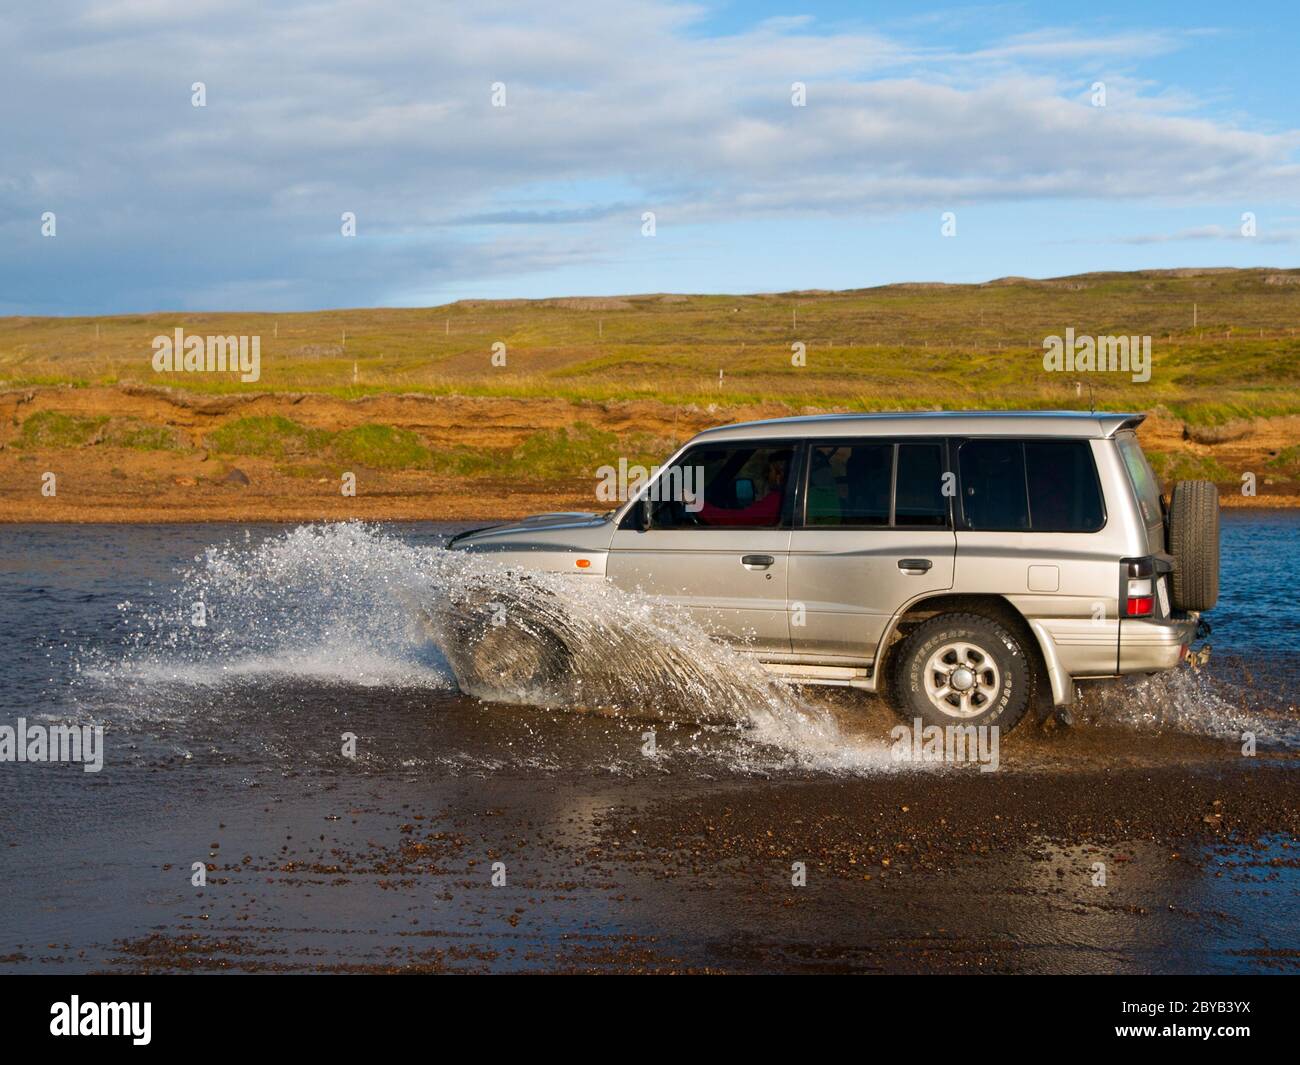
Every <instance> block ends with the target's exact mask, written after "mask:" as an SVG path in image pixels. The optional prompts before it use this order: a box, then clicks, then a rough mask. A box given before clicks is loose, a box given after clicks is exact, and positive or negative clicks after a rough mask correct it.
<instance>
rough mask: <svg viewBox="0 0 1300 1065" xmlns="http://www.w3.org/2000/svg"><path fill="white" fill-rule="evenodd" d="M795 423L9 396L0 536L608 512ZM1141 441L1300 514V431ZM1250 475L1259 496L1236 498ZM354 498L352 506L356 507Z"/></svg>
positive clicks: (1252, 427) (1297, 425)
mask: <svg viewBox="0 0 1300 1065" xmlns="http://www.w3.org/2000/svg"><path fill="white" fill-rule="evenodd" d="M824 410H825V408H821V409H820V410H819V412H824ZM791 413H799V409H797V408H795V409H792V408H791V407H790V406H789V405H788V404H785V403H778V402H769V403H751V404H734V403H732V404H726V405H723V404H703V403H699V404H673V403H665V402H660V401H656V400H651V399H635V400H623V401H591V400H582V399H559V398H507V397H470V396H455V395H451V396H434V395H425V394H389V395H379V396H370V397H366V398H361V399H346V398H342V397H336V396H331V395H322V394H311V393H239V394H228V395H193V394H188V393H184V392H179V391H174V390H171V389H165V388H155V387H147V386H140V385H118V386H93V387H83V388H70V387H30V388H22V389H11V390H9V391H6V392H0V520H2V521H82V522H86V521H114V522H116V521H140V522H156V521H186V522H188V521H312V520H340V519H347V518H362V519H376V520H379V519H394V520H402V519H431V520H458V519H466V520H469V519H476V518H483V519H494V518H507V517H513V516H517V515H520V514H524V513H529V512H536V511H540V510H562V509H579V510H599V509H605V507H606V504H605V503H603V502H602V501H600V500H599V499H598V498H597V497H596V492H595V487H596V483H597V478H596V470H597V469H598V468H599V467H600V466H601V465H604V464H606V463H610V464H617V462H618V459H619V458H620V457H626V458H627V459H628V461H629V462H632V463H638V462H640V463H644V464H646V465H649V464H650V463H653V462H654V461H656V460H658V459H662V458H663V457H665V456H666V455H667V454H668V453H669V452H670V451H671V450H672V449H673V448H674V447H675V446H676V445H677V444H678V443H680V442H682V441H683V440H685V439H687V438H689V437H690V436H691V435H693V434H694V433H696V432H698V431H699V430H701V429H704V428H706V427H708V426H711V425H718V424H722V423H725V422H733V421H743V420H749V419H754V418H764V417H774V416H781V415H788V414H791ZM1141 436H1142V440H1143V444H1144V446H1145V448H1146V450H1147V452H1148V453H1149V454H1150V455H1151V456H1152V460H1153V462H1154V463H1155V464H1156V466H1157V468H1158V470H1159V472H1160V473H1161V474H1162V476H1164V477H1165V478H1166V479H1168V480H1173V479H1177V478H1183V477H1198V478H1199V477H1204V478H1208V479H1211V480H1214V481H1216V482H1217V483H1218V484H1219V486H1220V491H1221V493H1222V497H1223V502H1224V505H1225V506H1296V505H1300V415H1285V416H1278V417H1271V418H1254V419H1240V420H1237V421H1233V422H1229V423H1227V424H1223V425H1218V426H1214V427H1212V428H1210V427H1198V426H1189V425H1187V424H1185V423H1184V422H1183V421H1182V420H1181V419H1179V418H1177V417H1174V416H1173V415H1171V414H1169V413H1168V412H1165V411H1162V410H1157V411H1156V412H1154V413H1153V414H1152V416H1151V417H1150V418H1148V420H1147V422H1146V423H1145V424H1144V426H1143V427H1142V431H1141ZM1248 474H1250V475H1253V478H1254V483H1255V491H1256V494H1255V495H1254V496H1249V495H1244V494H1243V478H1244V477H1245V476H1246V475H1248ZM349 475H350V476H349ZM352 483H354V484H355V494H346V492H345V489H346V488H349V487H351V484H352Z"/></svg>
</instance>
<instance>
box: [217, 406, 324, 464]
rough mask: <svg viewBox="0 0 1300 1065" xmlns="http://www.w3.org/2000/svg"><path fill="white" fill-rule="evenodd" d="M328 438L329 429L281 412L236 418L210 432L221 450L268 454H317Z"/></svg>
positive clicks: (225, 451)
mask: <svg viewBox="0 0 1300 1065" xmlns="http://www.w3.org/2000/svg"><path fill="white" fill-rule="evenodd" d="M328 439H329V434H328V433H326V432H322V431H321V430H315V429H308V428H307V427H306V426H303V425H299V424H298V423H297V422H295V421H294V420H293V419H291V418H285V417H283V416H281V415H279V414H273V415H270V416H257V417H250V418H236V419H235V420H234V421H232V422H227V423H226V424H225V425H223V426H221V428H219V429H215V430H213V431H212V432H211V433H209V434H208V436H207V441H208V443H209V444H210V445H211V446H212V448H213V450H214V451H216V452H218V453H219V454H224V455H257V456H261V457H264V458H288V457H290V456H294V455H310V454H315V453H317V452H319V451H320V450H321V448H322V447H323V446H324V444H325V443H326V442H327V441H328Z"/></svg>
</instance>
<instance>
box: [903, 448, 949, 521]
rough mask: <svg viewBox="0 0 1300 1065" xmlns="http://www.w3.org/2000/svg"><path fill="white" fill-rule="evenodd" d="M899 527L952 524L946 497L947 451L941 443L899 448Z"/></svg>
mask: <svg viewBox="0 0 1300 1065" xmlns="http://www.w3.org/2000/svg"><path fill="white" fill-rule="evenodd" d="M894 524H895V525H937V526H939V527H941V528H942V527H944V526H946V525H947V524H948V500H947V499H946V498H944V494H943V449H942V448H941V447H940V446H939V445H938V444H899V445H898V490H897V492H896V493H895V499H894Z"/></svg>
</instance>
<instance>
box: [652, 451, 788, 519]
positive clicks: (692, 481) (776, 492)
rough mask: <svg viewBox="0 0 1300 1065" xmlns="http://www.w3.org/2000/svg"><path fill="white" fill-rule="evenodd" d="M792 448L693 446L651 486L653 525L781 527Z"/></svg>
mask: <svg viewBox="0 0 1300 1065" xmlns="http://www.w3.org/2000/svg"><path fill="white" fill-rule="evenodd" d="M793 465H794V448H793V447H792V446H791V445H790V444H780V443H777V444H772V445H770V446H755V445H752V444H750V445H736V446H731V447H722V446H709V445H706V446H704V447H698V448H694V449H692V450H691V451H689V452H687V453H686V454H685V455H683V456H682V458H681V460H679V462H677V463H675V464H674V465H673V466H670V467H669V468H668V469H666V470H664V471H663V473H661V474H660V476H659V478H658V479H657V480H656V481H655V482H654V483H653V484H652V485H651V486H650V500H651V502H650V506H651V522H650V523H651V527H652V528H655V529H686V528H710V527H721V528H747V529H754V528H777V527H778V526H780V525H781V522H782V519H783V517H784V515H785V511H786V502H787V498H788V494H789V486H790V483H791V482H790V474H791V469H792V467H793Z"/></svg>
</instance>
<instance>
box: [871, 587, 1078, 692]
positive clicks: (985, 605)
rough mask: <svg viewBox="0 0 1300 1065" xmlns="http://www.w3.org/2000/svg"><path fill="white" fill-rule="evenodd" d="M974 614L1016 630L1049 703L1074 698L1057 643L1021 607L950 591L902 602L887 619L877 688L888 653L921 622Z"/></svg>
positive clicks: (874, 672) (878, 659)
mask: <svg viewBox="0 0 1300 1065" xmlns="http://www.w3.org/2000/svg"><path fill="white" fill-rule="evenodd" d="M949 613H974V614H984V615H986V616H990V617H993V618H995V619H996V620H997V621H998V622H1000V623H1001V624H1003V625H1005V626H1006V627H1007V628H1009V629H1011V630H1012V631H1013V632H1015V633H1017V634H1018V635H1019V636H1020V638H1021V639H1022V640H1024V643H1025V647H1026V648H1027V649H1028V650H1029V654H1030V659H1031V666H1032V669H1033V671H1034V676H1035V680H1036V681H1037V682H1038V683H1040V684H1041V682H1042V681H1044V680H1046V681H1047V682H1048V684H1049V685H1050V686H1051V690H1052V702H1053V703H1054V704H1055V705H1057V706H1064V705H1066V704H1067V703H1070V702H1072V701H1073V699H1074V678H1073V677H1071V676H1070V675H1069V674H1068V673H1067V672H1066V671H1065V669H1064V668H1063V667H1062V665H1061V661H1060V658H1059V656H1058V655H1057V653H1056V644H1055V643H1054V642H1053V641H1052V638H1051V636H1050V634H1049V633H1048V632H1047V631H1046V630H1045V629H1044V628H1043V627H1042V626H1041V625H1037V624H1035V623H1034V622H1032V621H1030V620H1029V619H1028V618H1026V617H1025V616H1024V614H1022V613H1021V612H1020V610H1019V609H1018V608H1017V607H1016V606H1015V604H1014V603H1012V602H1011V601H1010V600H1008V599H1007V598H1006V597H1005V596H1001V595H961V594H956V593H952V592H935V593H933V594H930V595H925V596H922V597H921V598H919V599H916V600H914V601H913V602H911V603H908V604H907V605H905V606H904V607H903V608H902V609H901V610H899V611H898V612H897V613H896V614H895V615H894V616H893V617H892V618H891V619H890V621H889V624H888V625H887V626H886V628H885V631H884V633H883V634H882V635H881V637H880V645H879V646H878V647H877V648H876V657H875V664H874V665H873V667H872V675H873V676H874V677H875V679H876V684H877V688H878V689H881V690H883V688H884V685H885V683H886V678H887V677H888V676H889V669H890V666H891V663H890V656H891V655H892V653H893V651H894V649H895V648H896V647H897V646H898V644H899V643H900V642H901V640H902V637H904V636H905V635H907V633H908V632H909V631H910V630H911V629H912V628H915V627H916V626H917V625H919V624H920V623H921V622H922V621H925V620H927V619H928V618H931V617H934V616H935V615H936V614H949Z"/></svg>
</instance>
